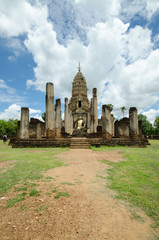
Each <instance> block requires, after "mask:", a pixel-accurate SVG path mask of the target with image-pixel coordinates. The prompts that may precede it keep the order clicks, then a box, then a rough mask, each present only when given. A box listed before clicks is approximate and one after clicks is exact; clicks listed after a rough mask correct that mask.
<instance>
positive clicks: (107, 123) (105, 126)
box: [101, 105, 139, 138]
mask: <svg viewBox="0 0 159 240" xmlns="http://www.w3.org/2000/svg"><path fill="white" fill-rule="evenodd" d="M101 123H102V131H103V133H104V134H106V137H112V136H114V116H113V115H112V114H111V111H110V107H109V106H108V105H103V106H102V117H101ZM138 135H139V125H138V112H137V109H136V108H135V107H131V108H130V109H129V137H131V138H134V137H137V136H138Z"/></svg>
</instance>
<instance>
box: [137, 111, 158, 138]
mask: <svg viewBox="0 0 159 240" xmlns="http://www.w3.org/2000/svg"><path fill="white" fill-rule="evenodd" d="M138 120H141V121H142V134H143V135H151V134H154V128H153V126H152V124H151V123H150V122H149V121H148V120H147V117H146V115H143V114H139V115H138Z"/></svg>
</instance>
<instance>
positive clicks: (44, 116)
mask: <svg viewBox="0 0 159 240" xmlns="http://www.w3.org/2000/svg"><path fill="white" fill-rule="evenodd" d="M41 117H42V119H43V120H44V121H45V118H46V112H43V113H42V114H41Z"/></svg>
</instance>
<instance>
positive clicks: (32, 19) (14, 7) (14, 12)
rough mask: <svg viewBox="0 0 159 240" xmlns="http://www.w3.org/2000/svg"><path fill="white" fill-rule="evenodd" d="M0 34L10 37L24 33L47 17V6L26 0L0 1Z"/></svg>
mask: <svg viewBox="0 0 159 240" xmlns="http://www.w3.org/2000/svg"><path fill="white" fill-rule="evenodd" d="M0 19H1V20H0V23H1V24H0V36H2V37H12V36H19V35H21V34H25V33H27V32H29V31H30V29H32V28H34V27H35V26H38V25H42V24H43V20H44V19H47V8H46V7H45V6H43V8H41V5H39V4H38V3H37V4H36V5H31V4H30V3H29V2H27V1H26V0H14V1H10V0H5V1H0Z"/></svg>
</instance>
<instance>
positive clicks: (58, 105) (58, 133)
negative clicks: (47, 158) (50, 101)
mask: <svg viewBox="0 0 159 240" xmlns="http://www.w3.org/2000/svg"><path fill="white" fill-rule="evenodd" d="M55 127H56V136H57V137H60V136H61V100H60V99H56V117H55Z"/></svg>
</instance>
